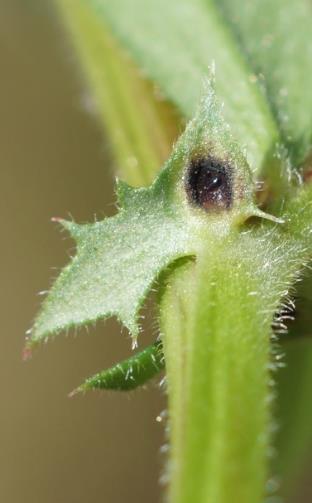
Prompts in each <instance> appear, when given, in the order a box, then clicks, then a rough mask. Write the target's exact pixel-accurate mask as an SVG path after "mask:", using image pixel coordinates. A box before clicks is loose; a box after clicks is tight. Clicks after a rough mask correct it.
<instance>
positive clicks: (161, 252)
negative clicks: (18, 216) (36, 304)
mask: <svg viewBox="0 0 312 503" xmlns="http://www.w3.org/2000/svg"><path fill="white" fill-rule="evenodd" d="M207 159H208V161H207ZM203 160H205V162H206V161H207V162H208V163H211V162H213V163H215V164H216V165H217V166H219V165H221V166H222V168H221V169H222V177H223V178H227V191H226V204H228V203H230V208H228V210H227V211H221V212H220V211H212V212H211V213H210V214H209V213H208V212H207V211H205V209H204V208H203V207H200V205H199V204H198V201H197V200H196V201H194V200H192V197H193V196H192V194H193V192H192V190H193V189H192V187H191V188H190V187H189V186H188V185H189V178H190V174H189V169H190V166H193V164H192V163H194V162H195V163H198V162H202V161H203ZM217 169H219V168H217ZM223 178H222V180H223ZM196 183H197V182H196ZM190 189H192V190H190ZM195 189H196V190H197V191H198V190H199V192H198V193H197V196H198V195H200V194H201V191H203V190H205V187H204V186H203V187H199V188H198V187H195ZM252 189H253V183H252V179H251V173H250V170H249V167H248V164H247V162H246V160H245V158H244V156H243V154H242V153H241V151H240V149H239V146H238V144H237V143H236V142H235V141H234V139H233V137H232V135H231V133H230V131H229V129H228V127H227V125H226V124H225V122H224V120H223V118H222V116H221V115H220V112H219V106H218V104H217V102H216V100H215V95H214V91H213V89H212V88H211V87H207V96H206V98H205V99H204V100H203V101H202V103H201V106H200V108H199V111H198V114H197V116H196V117H195V119H194V120H193V121H191V122H190V124H189V126H188V127H187V128H186V131H185V133H184V134H183V135H182V136H181V138H180V140H179V141H178V143H177V145H176V147H175V149H174V151H173V154H172V156H171V158H170V159H169V161H168V163H167V164H166V165H165V167H164V169H163V171H162V172H161V173H160V175H159V177H158V178H157V180H156V181H155V182H154V183H153V184H152V185H151V186H150V187H148V188H141V189H133V188H131V187H129V186H128V185H126V184H125V183H123V182H119V183H118V186H117V194H118V200H119V205H120V206H121V208H120V210H119V212H118V214H117V215H115V216H114V217H111V218H107V219H104V220H103V221H101V222H95V223H93V224H85V225H78V224H76V223H74V222H68V221H62V220H60V223H61V225H62V226H63V227H64V228H65V229H67V230H68V231H69V232H70V234H71V236H72V237H73V238H74V239H75V241H76V245H77V253H76V255H75V257H74V258H73V259H72V260H71V262H70V264H69V265H68V266H67V267H65V269H64V270H63V272H62V273H61V274H60V276H59V277H58V279H57V280H56V282H55V284H54V285H53V287H52V289H51V291H50V293H49V295H48V297H47V299H46V300H45V301H44V303H43V306H42V310H41V312H40V313H39V316H38V317H37V319H36V320H35V323H34V327H33V331H32V335H31V337H30V339H29V340H28V342H27V348H31V347H33V346H34V345H35V344H36V343H38V342H40V341H42V340H45V339H46V338H47V337H48V336H49V335H51V334H55V333H57V332H59V331H60V330H64V329H68V328H70V327H71V326H79V325H82V324H86V323H90V322H94V321H96V320H97V319H99V318H106V317H108V316H116V317H117V318H118V319H119V320H120V321H121V322H122V323H123V324H124V326H125V327H127V328H128V329H129V331H130V332H131V334H132V336H133V338H134V339H136V338H137V335H138V333H139V325H138V316H139V310H140V307H141V306H142V303H143V301H144V299H145V297H146V295H147V293H148V291H149V289H150V288H151V286H152V284H153V283H154V282H155V281H156V280H157V277H158V276H159V274H160V273H161V271H162V270H164V269H165V268H166V267H167V266H168V265H170V264H171V263H172V262H174V261H175V260H177V259H178V258H180V257H183V256H191V255H195V254H196V251H197V250H198V249H199V248H200V247H201V242H202V236H203V234H205V233H207V232H208V231H209V232H211V231H212V232H216V233H217V234H219V232H220V225H221V228H222V229H223V232H225V233H226V232H228V231H229V229H231V228H232V227H233V225H237V224H239V223H240V222H242V221H244V220H246V219H247V218H248V217H249V216H251V215H260V216H261V215H262V213H261V212H260V211H259V210H258V209H257V208H256V207H255V205H254V203H253V200H252V198H253V190H252ZM208 195H209V193H208ZM221 196H222V193H221ZM200 197H202V196H201V195H200ZM221 202H222V200H221ZM217 210H219V208H217ZM208 214H209V218H208ZM208 223H209V224H210V225H208ZM207 229H208V230H207Z"/></svg>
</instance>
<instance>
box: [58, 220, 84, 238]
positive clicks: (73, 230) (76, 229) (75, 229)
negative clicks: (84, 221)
mask: <svg viewBox="0 0 312 503" xmlns="http://www.w3.org/2000/svg"><path fill="white" fill-rule="evenodd" d="M51 221H52V222H56V223H57V224H59V225H60V226H61V227H62V228H63V229H65V230H66V231H67V232H69V234H70V235H71V237H72V238H73V239H75V240H76V241H77V239H78V238H79V237H80V234H81V227H82V226H81V225H80V224H77V223H76V222H74V221H73V220H65V219H64V218H59V217H53V218H51Z"/></svg>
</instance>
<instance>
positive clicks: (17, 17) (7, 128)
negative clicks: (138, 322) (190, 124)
mask: <svg viewBox="0 0 312 503" xmlns="http://www.w3.org/2000/svg"><path fill="white" fill-rule="evenodd" d="M0 72H1V73H0V112H1V113H0V166H1V168H0V173H1V174H0V177H1V182H0V190H1V195H0V205H1V212H0V218H1V234H2V240H1V283H2V288H1V312H2V316H1V332H2V334H1V353H0V354H1V356H0V358H1V364H0V373H1V378H0V386H1V394H0V396H1V404H2V411H1V415H0V431H1V449H0V501H1V502H6V503H21V502H23V503H27V502H32V503H39V502H40V503H42V502H44V503H50V502H51V503H52V502H53V503H55V502H56V501H57V502H60V503H63V502H64V503H65V502H66V503H82V502H84V503H85V502H88V503H95V502H100V501H101V502H110V503H120V502H124V501H127V502H128V503H131V502H138V503H139V502H142V503H143V502H147V501H148V502H149V503H154V502H156V501H159V497H160V495H159V493H160V488H159V476H160V467H161V465H162V464H163V458H162V455H161V454H160V447H161V445H163V443H164V427H163V424H162V423H159V422H157V421H156V417H157V416H158V415H159V414H160V413H161V411H162V410H163V409H164V407H165V399H164V397H163V393H162V392H161V391H160V390H159V388H158V385H157V382H156V383H154V384H151V385H149V386H148V389H147V390H139V391H136V392H133V393H131V394H130V395H129V394H119V393H91V394H89V395H85V396H78V397H75V398H73V399H69V398H68V397H67V394H68V393H69V392H70V391H71V390H72V389H73V388H74V387H76V386H77V385H78V384H79V383H80V382H81V381H82V380H83V378H85V377H87V376H89V375H90V374H93V373H94V372H96V371H97V370H101V369H103V368H105V367H107V366H109V365H111V364H113V363H114V362H116V361H118V360H120V359H122V358H125V357H126V356H128V355H129V353H130V340H129V337H128V335H127V334H126V331H122V330H121V328H120V326H119V325H118V324H117V323H116V322H115V321H114V320H109V321H108V322H106V323H105V324H104V323H99V324H98V328H97V330H90V333H89V334H87V333H86V332H85V331H83V330H81V331H79V334H78V335H77V337H75V336H70V337H68V338H66V337H62V336H60V337H58V338H56V339H55V341H54V342H50V343H49V344H47V345H45V346H44V347H42V348H41V349H39V350H38V351H36V352H35V354H34V356H33V358H32V360H31V361H29V362H22V358H21V353H22V349H23V344H24V335H25V331H26V330H27V328H29V326H30V325H31V323H32V320H33V317H34V315H35V313H36V312H37V309H38V306H39V305H40V300H41V298H40V296H38V292H39V291H42V290H46V289H47V288H48V287H49V285H50V282H51V278H52V277H54V276H55V275H56V274H57V271H58V270H59V269H60V268H61V267H62V266H63V265H64V264H65V263H66V261H67V258H68V253H69V252H70V250H71V248H72V246H73V243H72V242H71V241H70V240H68V239H64V234H60V233H59V230H58V228H57V226H55V224H52V223H50V218H51V217H52V216H62V217H67V216H68V214H69V212H70V213H71V214H72V215H73V217H74V218H75V219H76V220H78V221H87V220H93V218H94V214H96V215H97V216H98V217H100V216H102V215H104V214H106V215H109V214H112V213H113V212H114V211H115V210H114V205H113V202H114V196H113V173H112V169H111V167H110V166H111V163H110V152H109V148H108V146H107V145H106V144H105V138H103V132H102V130H101V129H100V127H99V126H98V124H97V121H96V120H95V119H94V117H92V114H91V113H90V110H92V100H90V98H89V97H88V96H87V94H86V91H85V89H84V87H83V84H82V79H81V78H80V75H79V70H78V69H77V68H76V66H75V62H74V57H73V54H72V52H71V49H70V47H69V43H68V40H67V39H66V37H65V35H64V32H63V30H62V27H61V25H60V23H59V20H58V19H57V16H56V13H55V11H54V9H53V2H52V1H51V0H50V1H49V0H27V1H25V0H0ZM51 266H53V268H52V269H51ZM152 338H153V334H151V333H150V334H149V333H145V334H144V336H143V337H142V338H141V344H142V346H144V345H145V344H147V343H149V342H150V340H151V339H152Z"/></svg>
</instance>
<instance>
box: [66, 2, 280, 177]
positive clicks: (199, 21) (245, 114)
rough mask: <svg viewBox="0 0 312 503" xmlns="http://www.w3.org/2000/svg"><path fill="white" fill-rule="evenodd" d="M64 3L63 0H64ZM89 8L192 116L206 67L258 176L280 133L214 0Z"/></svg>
mask: <svg viewBox="0 0 312 503" xmlns="http://www.w3.org/2000/svg"><path fill="white" fill-rule="evenodd" d="M63 1H66V0H63ZM80 1H83V3H85V4H87V5H89V7H90V8H91V7H93V8H94V9H95V11H96V13H97V14H98V18H99V19H102V20H103V22H104V23H105V25H107V24H108V25H110V26H111V28H112V32H113V33H114V34H115V35H116V37H117V38H118V39H119V40H120V42H121V43H122V44H123V46H124V47H125V48H126V49H127V51H129V52H130V53H131V55H132V56H133V58H134V60H135V61H136V63H137V64H138V66H139V67H140V68H141V69H142V71H143V72H144V74H145V75H147V76H148V77H149V78H151V79H152V80H153V81H154V82H155V83H157V84H158V85H159V87H160V89H161V92H162V93H163V94H164V95H165V96H166V97H167V98H169V99H170V100H171V101H172V102H173V103H175V104H176V105H177V106H178V107H179V109H180V110H181V112H182V113H183V115H185V116H186V117H188V118H189V117H192V116H193V114H194V112H195V109H196V106H197V103H198V99H199V94H200V90H201V87H202V81H203V79H204V78H205V76H206V74H207V69H208V68H209V67H210V66H212V65H213V64H214V63H215V65H216V76H217V78H216V90H217V94H218V97H219V98H220V100H221V101H222V102H224V116H225V120H226V122H227V123H228V124H229V125H230V127H231V128H232V130H233V131H234V132H235V136H236V138H237V140H238V141H239V143H240V145H241V146H242V147H246V151H247V155H248V161H249V162H250V166H251V169H252V170H253V172H259V170H260V169H261V168H262V167H263V164H264V162H266V164H268V162H269V160H268V157H270V155H271V151H272V149H273V147H274V145H275V142H276V141H277V139H278V137H279V134H278V131H277V128H276V126H275V123H274V120H273V119H272V116H271V113H270V110H269V108H268V106H267V104H266V101H265V98H264V96H263V95H262V93H261V92H260V90H259V88H258V85H257V83H255V82H254V78H253V77H254V76H253V74H252V72H251V71H250V68H249V67H248V65H247V64H246V63H245V61H244V58H243V57H242V55H241V54H240V51H239V49H238V46H237V44H236V43H235V40H234V38H233V37H232V35H231V32H230V31H229V30H228V29H227V27H226V25H225V23H224V22H223V19H222V17H221V16H220V15H219V12H218V10H217V8H216V6H215V5H214V3H213V2H206V3H205V2H203V1H202V0H192V1H189V0H179V1H170V2H168V1H167V0H149V1H148V3H146V1H145V0H115V1H114V2H112V1H111V0H88V1H86V0H80Z"/></svg>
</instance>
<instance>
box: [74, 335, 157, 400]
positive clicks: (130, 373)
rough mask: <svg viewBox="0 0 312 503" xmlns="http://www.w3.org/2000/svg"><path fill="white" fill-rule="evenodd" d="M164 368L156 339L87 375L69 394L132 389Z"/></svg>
mask: <svg viewBox="0 0 312 503" xmlns="http://www.w3.org/2000/svg"><path fill="white" fill-rule="evenodd" d="M164 368H165V359H164V354H163V351H162V343H161V342H160V341H158V342H155V343H154V344H152V345H151V346H148V347H147V348H145V349H143V351H140V352H138V353H136V354H135V355H133V356H131V357H130V358H128V359H127V360H124V361H122V362H119V363H117V364H116V365H114V366H113V367H111V368H109V369H106V370H103V371H102V372H99V373H97V374H95V375H94V376H92V377H89V378H88V379H86V380H85V382H84V383H83V384H81V385H80V386H79V387H78V388H77V389H75V390H74V391H72V393H70V396H74V395H76V394H77V393H81V392H85V391H89V390H96V389H110V390H118V391H129V390H133V389H135V388H137V387H138V386H142V385H143V384H145V383H146V381H148V380H149V379H152V378H153V377H154V376H155V375H156V374H158V373H159V372H160V371H161V370H163V369H164Z"/></svg>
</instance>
